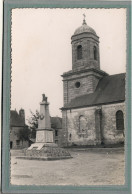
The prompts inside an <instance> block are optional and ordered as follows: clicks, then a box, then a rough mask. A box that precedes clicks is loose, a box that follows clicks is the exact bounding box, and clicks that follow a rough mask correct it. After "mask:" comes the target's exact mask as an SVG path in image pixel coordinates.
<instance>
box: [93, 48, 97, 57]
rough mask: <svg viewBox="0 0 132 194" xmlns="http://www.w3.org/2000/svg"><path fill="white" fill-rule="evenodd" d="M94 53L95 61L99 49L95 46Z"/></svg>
mask: <svg viewBox="0 0 132 194" xmlns="http://www.w3.org/2000/svg"><path fill="white" fill-rule="evenodd" d="M93 53H94V60H97V47H96V46H94V48H93Z"/></svg>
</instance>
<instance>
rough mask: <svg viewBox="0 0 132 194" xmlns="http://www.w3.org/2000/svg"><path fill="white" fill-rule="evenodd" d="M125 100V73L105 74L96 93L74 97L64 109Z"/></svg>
mask: <svg viewBox="0 0 132 194" xmlns="http://www.w3.org/2000/svg"><path fill="white" fill-rule="evenodd" d="M121 101H125V73H122V74H116V75H109V76H104V77H103V78H102V79H100V81H99V83H98V85H97V88H96V90H95V92H94V93H90V94H86V95H82V96H78V97H76V98H74V99H72V100H71V101H70V102H69V103H68V104H66V105H65V106H64V107H63V108H62V109H70V108H78V107H85V106H94V105H99V104H109V103H115V102H121Z"/></svg>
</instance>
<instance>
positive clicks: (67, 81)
mask: <svg viewBox="0 0 132 194" xmlns="http://www.w3.org/2000/svg"><path fill="white" fill-rule="evenodd" d="M102 76H103V75H101V74H100V73H97V72H94V71H90V72H82V73H80V74H78V73H77V74H73V75H70V76H67V77H64V80H63V96H64V105H65V104H66V103H69V102H70V101H71V100H72V99H73V98H75V97H77V96H81V95H85V94H89V93H93V92H94V91H95V89H96V86H97V84H98V82H99V79H100V78H102ZM77 82H79V83H80V87H76V83H77Z"/></svg>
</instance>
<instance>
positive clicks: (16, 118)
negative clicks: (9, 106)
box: [10, 110, 25, 127]
mask: <svg viewBox="0 0 132 194" xmlns="http://www.w3.org/2000/svg"><path fill="white" fill-rule="evenodd" d="M10 125H11V126H13V127H23V126H25V121H24V119H23V118H22V117H21V116H20V115H19V114H18V112H17V111H16V110H11V111H10Z"/></svg>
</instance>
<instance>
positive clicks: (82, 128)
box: [79, 115, 86, 133]
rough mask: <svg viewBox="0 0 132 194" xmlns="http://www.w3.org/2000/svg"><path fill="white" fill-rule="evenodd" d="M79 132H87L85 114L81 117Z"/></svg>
mask: <svg viewBox="0 0 132 194" xmlns="http://www.w3.org/2000/svg"><path fill="white" fill-rule="evenodd" d="M79 132H80V133H85V132H86V119H85V117H84V116H83V115H81V116H80V117H79Z"/></svg>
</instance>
